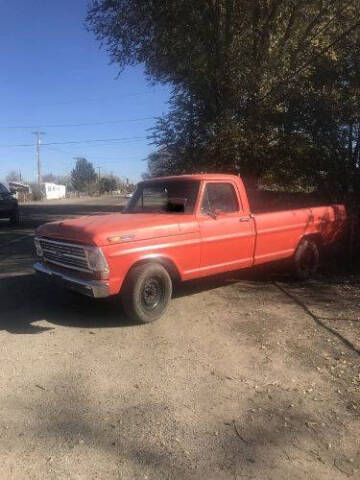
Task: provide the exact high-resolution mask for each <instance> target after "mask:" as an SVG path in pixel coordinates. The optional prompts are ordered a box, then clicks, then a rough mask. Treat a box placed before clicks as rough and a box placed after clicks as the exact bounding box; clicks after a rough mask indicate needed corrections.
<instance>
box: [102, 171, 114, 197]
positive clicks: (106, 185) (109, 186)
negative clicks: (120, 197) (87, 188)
mask: <svg viewBox="0 0 360 480" xmlns="http://www.w3.org/2000/svg"><path fill="white" fill-rule="evenodd" d="M117 188H118V181H117V180H116V178H115V177H114V176H113V175H110V176H109V177H102V178H101V179H100V182H99V190H100V193H101V194H103V193H110V192H113V191H114V190H117Z"/></svg>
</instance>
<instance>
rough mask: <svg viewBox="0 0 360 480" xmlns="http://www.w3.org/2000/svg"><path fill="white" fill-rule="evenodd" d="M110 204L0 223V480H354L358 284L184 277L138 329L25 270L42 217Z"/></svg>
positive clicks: (357, 463)
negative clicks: (156, 316) (161, 312)
mask: <svg viewBox="0 0 360 480" xmlns="http://www.w3.org/2000/svg"><path fill="white" fill-rule="evenodd" d="M117 209H119V201H118V200H117V199H98V200H95V201H94V200H93V201H89V200H81V201H72V202H61V203H56V202H53V203H51V202H50V203H47V204H34V205H27V206H25V207H23V225H22V227H21V228H18V229H15V230H12V229H10V228H9V227H8V226H7V225H6V222H2V223H0V305H1V311H0V344H1V347H0V348H1V360H2V361H1V369H0V385H1V390H0V405H1V410H0V462H1V465H2V466H1V473H2V474H1V478H4V479H6V480H12V479H16V480H22V479H25V478H26V479H32V480H38V479H39V480H40V479H41V480H45V479H46V480H48V479H56V480H63V479H64V480H65V479H66V480H67V479H74V480H75V479H86V480H91V479H101V480H108V479H109V480H110V479H124V480H135V479H149V480H150V479H154V480H162V479H189V480H190V479H207V480H213V479H214V480H222V479H238V480H240V479H258V480H267V479H269V480H270V479H271V480H285V479H291V480H297V479H299V480H304V479H311V480H313V479H316V480H322V479H331V480H337V479H346V478H353V479H357V478H359V476H360V444H359V431H360V393H359V390H360V365H359V354H360V333H359V332H360V328H359V327H360V308H359V307H360V290H359V285H360V277H359V276H356V275H354V276H352V277H339V276H336V275H334V274H333V275H332V276H331V277H326V276H324V275H319V276H318V277H317V278H316V279H314V280H312V281H309V282H305V283H295V282H292V281H291V279H290V278H288V277H287V276H284V275H282V274H279V273H276V272H275V271H271V270H269V269H268V270H256V271H253V272H242V273H239V274H236V275H234V274H230V275H227V276H220V277H216V278H211V279H207V280H204V281H201V282H199V281H197V282H190V283H187V284H184V285H182V286H181V287H180V288H178V289H177V291H176V292H175V298H174V299H173V301H172V304H171V307H170V308H169V310H168V312H167V314H166V315H165V316H164V317H163V318H162V319H160V320H159V321H158V322H156V323H153V324H149V325H145V326H142V325H135V324H133V323H131V322H129V321H128V320H126V319H125V318H124V316H123V313H122V311H121V308H120V306H119V302H118V299H117V298H112V299H107V300H103V301H93V300H91V299H88V298H83V297H80V296H77V295H75V294H71V293H68V292H63V291H59V290H57V289H55V288H54V287H50V286H47V285H46V284H44V283H43V282H40V281H39V280H37V279H36V278H35V276H34V275H33V273H32V270H31V264H32V262H33V248H32V237H31V234H32V233H33V229H34V227H35V226H36V225H37V224H39V223H41V222H43V221H45V220H50V219H54V218H62V217H66V216H69V215H74V216H76V215H80V214H88V213H93V212H110V211H115V210H117ZM24 237H25V238H24ZM10 242H11V243H10ZM333 262H336V259H333Z"/></svg>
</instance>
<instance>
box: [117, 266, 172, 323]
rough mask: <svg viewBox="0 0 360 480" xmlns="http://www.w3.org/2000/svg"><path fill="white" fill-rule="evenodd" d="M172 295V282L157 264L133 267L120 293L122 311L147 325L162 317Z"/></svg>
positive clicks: (163, 269) (164, 270) (165, 271)
mask: <svg viewBox="0 0 360 480" xmlns="http://www.w3.org/2000/svg"><path fill="white" fill-rule="evenodd" d="M171 295H172V281H171V278H170V275H169V274H168V272H167V270H166V269H165V268H164V267H163V266H162V265H160V264H158V263H148V264H144V265H138V266H135V267H133V268H132V269H131V270H130V272H129V274H128V276H127V278H126V280H125V284H124V286H123V289H122V291H121V297H122V303H123V305H124V310H125V312H126V313H127V315H128V316H129V317H130V318H133V319H134V320H137V321H139V322H141V323H149V322H153V321H155V320H157V319H158V318H160V317H161V315H163V314H164V313H165V311H166V309H167V307H168V304H169V302H170V299H171Z"/></svg>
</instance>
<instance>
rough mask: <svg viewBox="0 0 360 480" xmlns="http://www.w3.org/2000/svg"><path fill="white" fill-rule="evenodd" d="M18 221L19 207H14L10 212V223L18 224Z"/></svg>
mask: <svg viewBox="0 0 360 480" xmlns="http://www.w3.org/2000/svg"><path fill="white" fill-rule="evenodd" d="M19 223H20V215H19V209H18V208H17V207H16V208H14V210H13V211H12V212H11V215H10V225H19Z"/></svg>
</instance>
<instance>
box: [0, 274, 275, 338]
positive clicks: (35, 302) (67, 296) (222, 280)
mask: <svg viewBox="0 0 360 480" xmlns="http://www.w3.org/2000/svg"><path fill="white" fill-rule="evenodd" d="M269 275H270V273H269V272H268V271H266V270H265V269H264V270H260V271H259V272H255V273H254V272H250V271H249V272H240V273H233V274H230V275H229V274H227V275H225V274H222V275H217V276H214V277H210V278H206V279H204V280H198V281H196V282H186V283H183V284H181V285H177V286H175V289H174V295H173V297H174V298H180V297H186V296H189V295H195V294H197V293H200V292H202V291H210V290H213V289H218V288H222V287H224V286H228V285H230V284H233V283H236V282H239V281H241V280H249V281H265V282H266V281H267V280H268V279H269V278H270V276H269ZM276 278H280V277H279V275H278V276H277V277H276ZM0 298H1V299H2V302H1V312H0V330H6V331H8V332H9V333H14V334H37V333H43V332H47V331H49V330H52V329H53V328H54V327H52V326H51V324H53V325H61V326H65V327H76V328H87V329H94V328H115V327H136V326H140V325H141V324H138V323H136V322H134V321H132V320H130V319H128V318H127V317H126V316H125V314H124V312H123V309H122V306H121V302H120V298H119V297H118V296H115V297H111V298H108V299H101V300H95V299H91V298H88V297H84V296H82V295H79V294H76V293H72V292H69V291H66V290H63V289H59V288H58V287H56V286H53V285H51V284H49V283H48V282H46V280H42V279H40V278H37V277H36V276H35V274H32V273H25V274H17V273H16V272H13V273H9V276H6V277H5V278H1V277H0ZM45 321H46V322H49V324H50V325H44V322H45Z"/></svg>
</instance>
